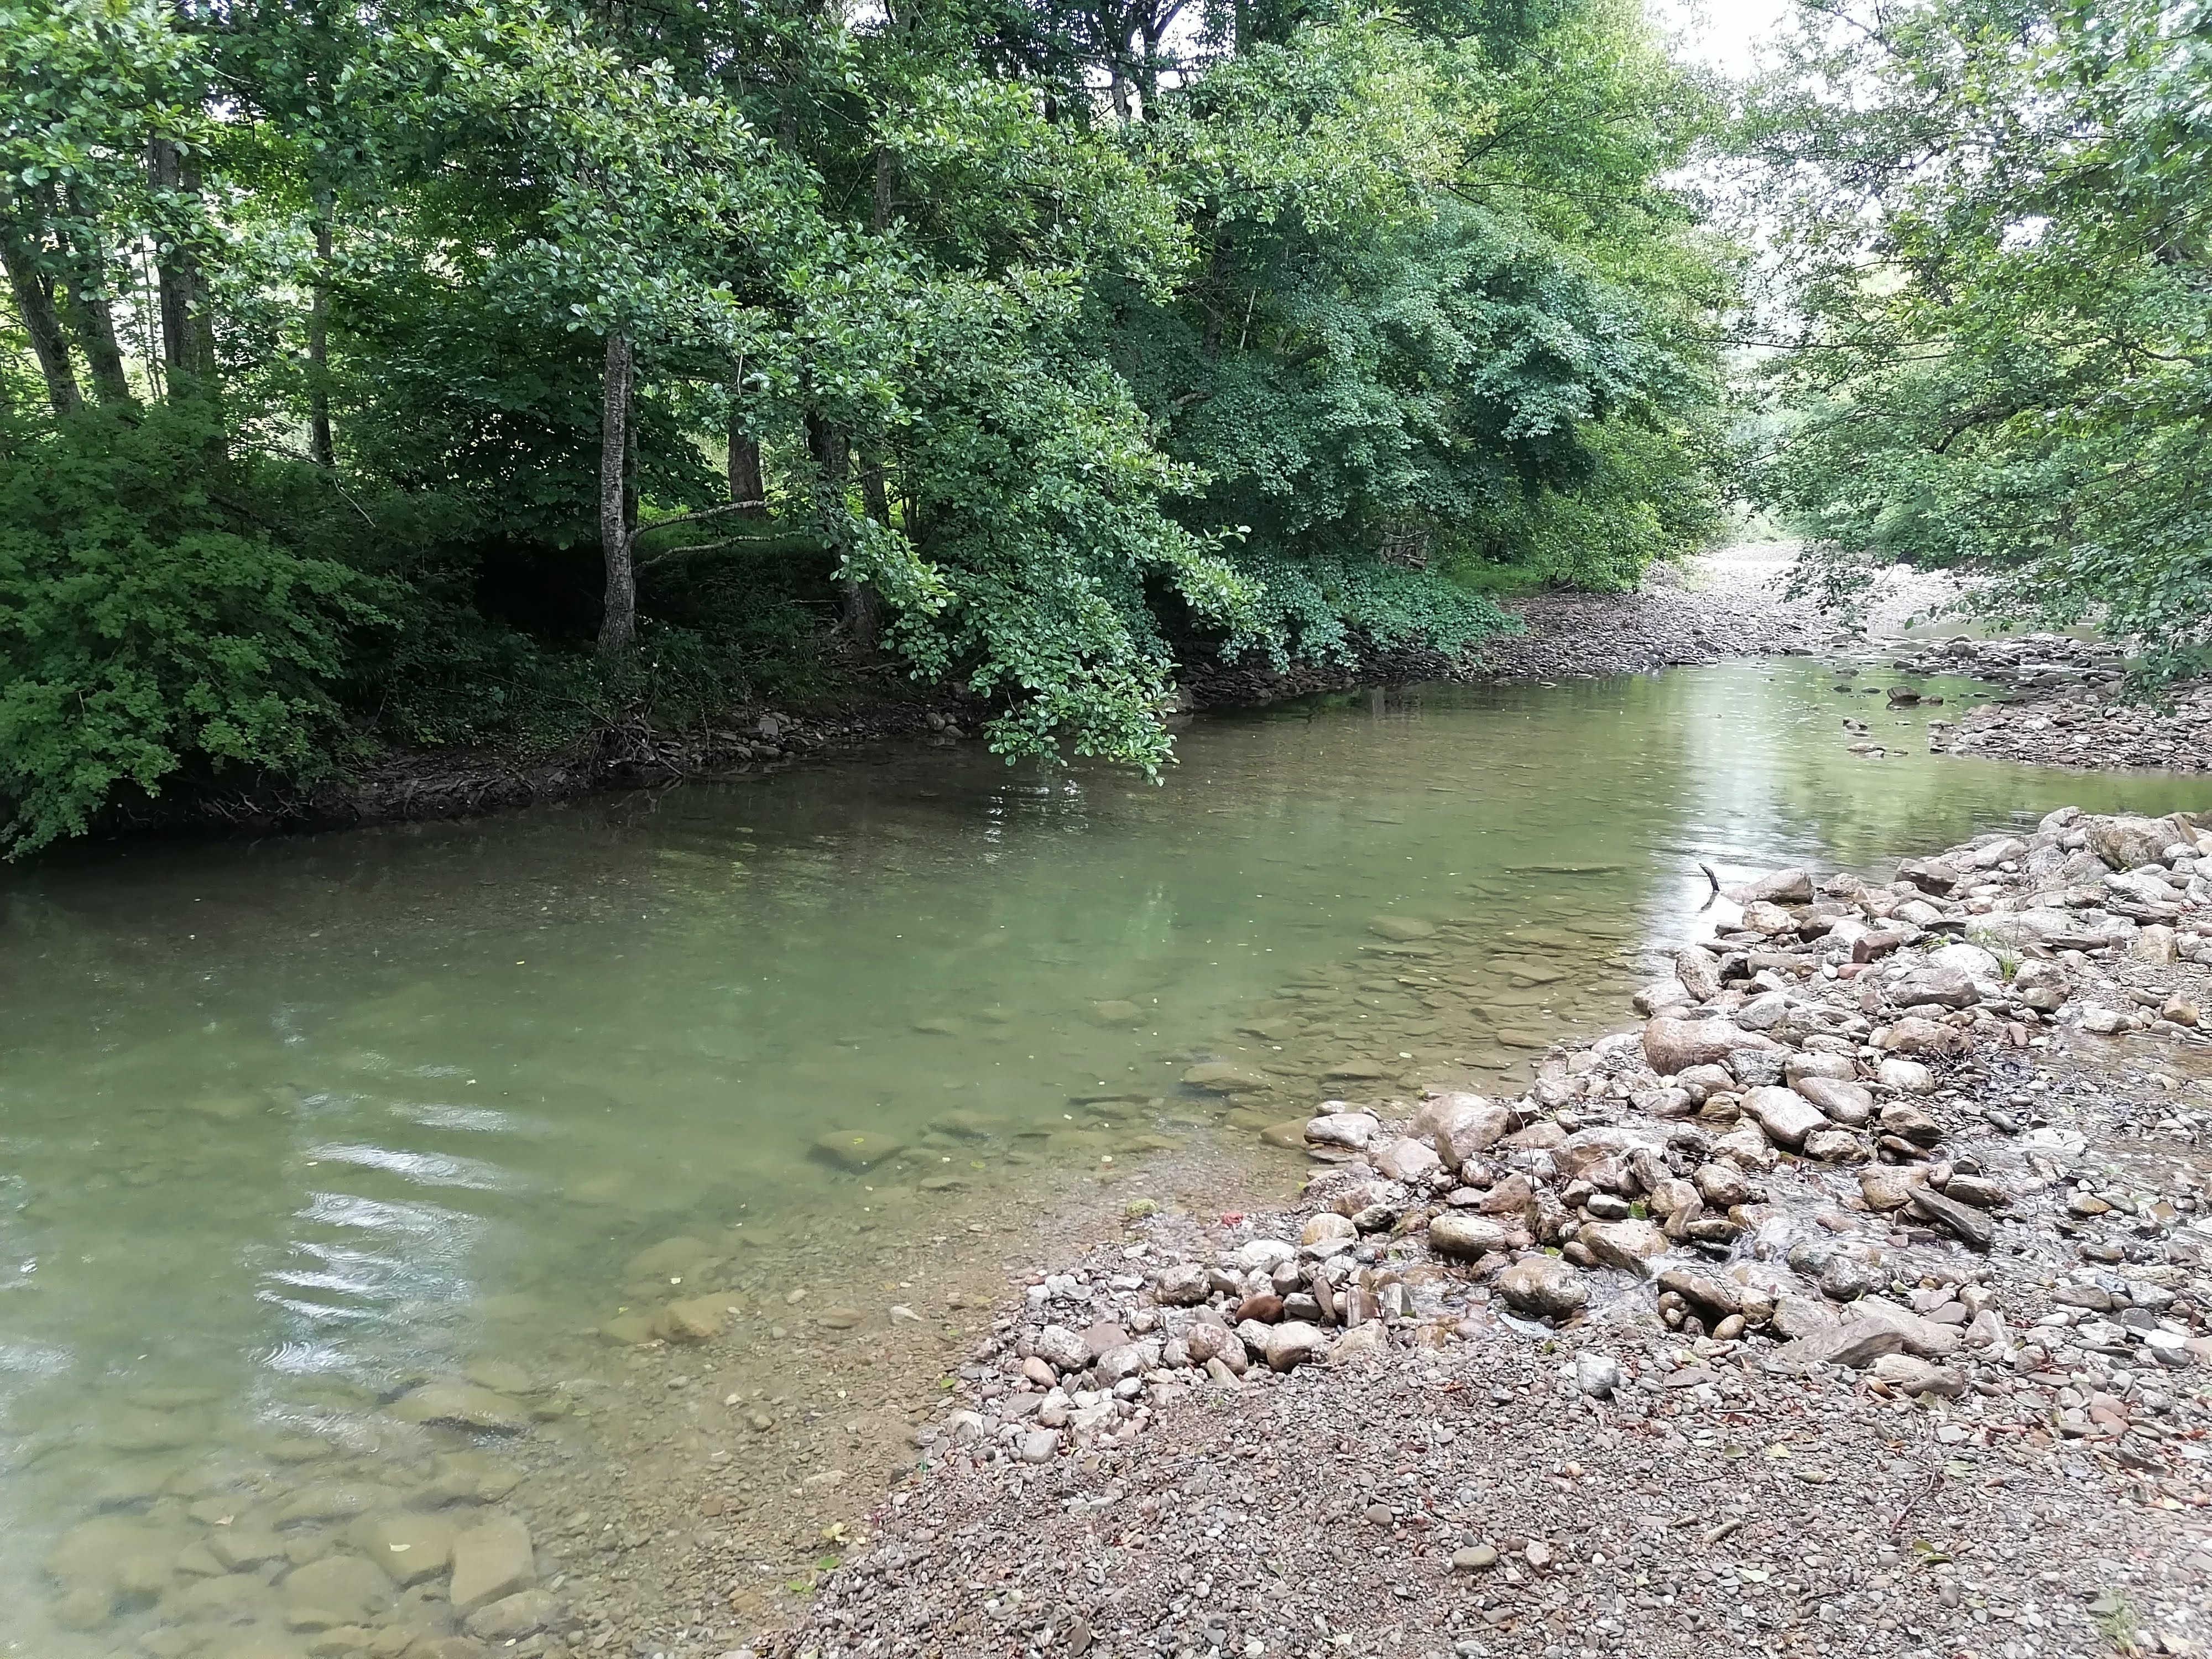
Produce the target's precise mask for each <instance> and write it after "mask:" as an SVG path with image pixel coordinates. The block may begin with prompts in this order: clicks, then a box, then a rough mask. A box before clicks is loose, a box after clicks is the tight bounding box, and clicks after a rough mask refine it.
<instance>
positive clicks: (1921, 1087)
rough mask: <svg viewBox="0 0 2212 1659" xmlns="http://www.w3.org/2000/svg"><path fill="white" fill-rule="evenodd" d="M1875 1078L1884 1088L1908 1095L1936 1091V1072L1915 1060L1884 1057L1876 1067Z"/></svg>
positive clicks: (1927, 1093)
mask: <svg viewBox="0 0 2212 1659" xmlns="http://www.w3.org/2000/svg"><path fill="white" fill-rule="evenodd" d="M1875 1076H1876V1079H1877V1080H1878V1081H1879V1082H1880V1083H1881V1085H1882V1086H1883V1087H1884V1088H1886V1089H1895V1090H1898V1091H1900V1092H1901V1093H1904V1094H1908V1095H1932V1094H1934V1093H1935V1092H1936V1073H1933V1072H1931V1071H1929V1069H1928V1068H1927V1067H1926V1066H1923V1065H1922V1064H1921V1063H1920V1062H1919V1061H1918V1060H1899V1059H1896V1058H1894V1057H1891V1058H1887V1059H1885V1060H1883V1061H1882V1062H1881V1066H1878V1067H1877V1068H1876V1071H1875Z"/></svg>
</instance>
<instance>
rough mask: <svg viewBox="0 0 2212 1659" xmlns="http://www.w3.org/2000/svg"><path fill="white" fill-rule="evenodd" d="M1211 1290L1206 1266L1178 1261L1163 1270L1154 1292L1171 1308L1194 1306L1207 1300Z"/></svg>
mask: <svg viewBox="0 0 2212 1659" xmlns="http://www.w3.org/2000/svg"><path fill="white" fill-rule="evenodd" d="M1210 1290H1211V1285H1210V1284H1209V1281H1208V1276H1207V1273H1206V1269H1205V1268H1204V1267H1200V1266H1199V1264H1198V1263H1196V1262H1195V1261H1178V1262H1176V1264H1175V1265H1174V1266H1173V1267H1166V1268H1163V1269H1162V1270H1161V1273H1160V1277H1159V1282H1158V1284H1157V1285H1154V1286H1153V1290H1152V1294H1153V1295H1154V1296H1156V1297H1158V1298H1159V1300H1160V1301H1162V1302H1163V1303H1164V1304H1167V1305H1168V1306H1169V1307H1170V1308H1194V1307H1196V1306H1197V1305H1198V1304H1200V1303H1201V1302H1203V1301H1205V1300H1206V1297H1207V1295H1208V1293H1209V1291H1210Z"/></svg>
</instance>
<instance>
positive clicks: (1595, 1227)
mask: <svg viewBox="0 0 2212 1659" xmlns="http://www.w3.org/2000/svg"><path fill="white" fill-rule="evenodd" d="M1575 1239H1576V1242H1577V1243H1579V1244H1581V1245H1582V1246H1583V1248H1584V1249H1587V1250H1589V1253H1590V1254H1591V1255H1594V1256H1595V1257H1596V1258H1597V1259H1598V1260H1599V1261H1602V1262H1604V1263H1605V1264H1606V1265H1607V1266H1608V1267H1626V1268H1627V1269H1628V1270H1629V1271H1630V1272H1631V1273H1641V1274H1643V1275H1644V1276H1645V1277H1646V1278H1649V1277H1650V1275H1651V1274H1653V1273H1656V1272H1657V1271H1658V1270H1657V1268H1656V1267H1654V1266H1653V1265H1652V1264H1653V1263H1654V1262H1656V1261H1657V1260H1658V1259H1659V1258H1660V1257H1661V1256H1662V1255H1666V1254H1667V1235H1666V1234H1665V1233H1663V1232H1662V1231H1660V1230H1659V1229H1658V1228H1656V1227H1655V1226H1653V1225H1651V1224H1650V1222H1648V1221H1593V1222H1590V1223H1589V1224H1588V1225H1585V1226H1584V1227H1583V1230H1582V1231H1580V1232H1578V1233H1577V1234H1576V1235H1575Z"/></svg>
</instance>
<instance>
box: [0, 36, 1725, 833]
mask: <svg viewBox="0 0 2212 1659" xmlns="http://www.w3.org/2000/svg"><path fill="white" fill-rule="evenodd" d="M1713 113H1714V112H1713V110H1712V107H1711V103H1710V100H1708V98H1707V97H1706V96H1705V94H1703V93H1702V92H1701V91H1700V90H1699V88H1698V87H1697V85H1696V84H1694V83H1693V82H1692V80H1690V79H1689V78H1687V77H1686V76H1684V74H1683V73H1682V72H1681V71H1680V70H1678V69H1677V68H1676V67H1675V66H1674V64H1671V63H1670V62H1669V61H1668V58H1667V57H1666V56H1665V54H1664V53H1663V52H1662V51H1661V50H1660V49H1659V47H1658V46H1656V45H1655V44H1654V41H1653V40H1652V38H1651V37H1650V34H1649V33H1648V32H1647V31H1646V29H1645V27H1644V24H1643V22H1642V21H1641V18H1640V15H1639V13H1638V10H1637V9H1636V8H1635V7H1634V6H1633V5H1632V4H1630V3H1625V0H1423V3H1419V4H1415V5H1412V6H1409V7H1408V8H1407V9H1405V10H1404V11H1403V12H1401V13H1397V14H1376V13H1370V12H1364V11H1357V10H1352V9H1337V8H1334V7H1332V6H1330V5H1328V4H1326V3H1318V4H1312V5H1308V4H1304V3H1300V0H1235V3H1213V0H1208V3H1204V4H1190V3H1187V0H1134V3H1120V0H1115V3H1107V0H1095V3H1092V0H1073V3H1070V0H944V3H938V4H934V5H932V6H929V7H923V6H921V5H920V4H918V3H915V0H892V3H891V4H890V5H889V6H875V5H870V6H866V7H860V8H856V9H851V10H839V9H833V8H825V7H823V6H821V5H819V4H817V3H811V0H807V3H801V0H684V3H665V4H643V3H640V4H627V3H617V4H593V5H589V6H583V5H575V6H570V5H563V4H556V3H520V4H509V3H498V0H465V3H459V4H455V3H446V0H441V3H439V4H436V5H422V4H416V3H410V0H392V3H386V0H374V3H369V4H365V5H364V4H361V3H347V4H343V5H339V4H334V3H327V0H286V3H276V0H0V255H4V260H5V264H6V269H7V274H8V277H9V296H10V301H11V305H10V307H9V312H8V313H7V316H6V319H5V330H6V337H5V338H4V340H0V805H4V807H5V809H6V812H7V828H6V829H5V831H4V837H0V838H4V841H5V842H6V844H7V845H8V847H9V849H10V850H13V851H19V852H20V851H21V850H24V849H27V848H34V847H37V846H40V845H41V844H44V843H46V842H50V841H51V840H52V839H54V838H55V837H57V836H65V835H69V834H72V833H77V832H81V831H82V830H84V829H86V828H87V827H88V826H89V825H92V824H94V823H96V822H97V821H98V820H99V819H100V815H101V814H102V813H103V812H104V811H109V810H111V809H112V807H113V806H114V805H116V804H117V803H118V802H124V803H130V802H134V801H139V800H143V799H144V798H145V797H146V796H147V795H149V794H150V793H157V792H161V791H163V790H173V789H175V788H178V787H210V786H224V785H228V784H234V783H238V782H241V781H252V780H267V779H272V778H273V779H276V780H282V781H291V782H304V781H313V780H314V779H316V778H318V777H320V776H325V775H330V774H331V773H333V772H334V771H337V770H339V769H343V768H344V767H346V766H348V765H349V764H351V763H354V762H356V761H357V760H359V759H361V758H362V757H367V756H369V755H373V754H374V753H376V752H378V751H379V750H386V749H389V748H390V747H392V746H393V745H422V744H465V743H483V742H490V743H502V744H521V745H528V744H544V743H558V742H563V741H568V740H572V739H573V738H574V737H575V736H576V735H577V734H578V733H579V732H582V731H584V730H586V729H588V728H589V727H590V726H592V724H593V723H594V722H598V721H604V720H608V719H611V718H612V717H614V716H615V715H616V714H620V713H623V712H625V711H629V712H633V713H635V712H642V713H643V714H644V715H645V716H646V717H647V718H650V719H653V720H667V721H678V722H680V721H682V720H687V719H694V718H704V717H707V716H708V714H711V713H712V711H714V710H715V709H716V708H722V707H726V706H729V705H732V704H734V703H739V702H743V701H744V699H746V698H747V697H764V696H787V695H788V696H798V695H801V694H803V693H804V692H805V690H807V689H808V688H810V687H820V686H822V685H824V684H832V683H834V682H835V681H836V677H837V676H838V675H840V674H842V673H846V672H848V671H851V670H852V668H853V665H855V664H866V663H877V664H882V663H890V664H895V665H898V666H899V668H900V669H901V670H902V671H907V672H910V673H912V674H914V675H917V676H920V677H921V678H925V679H927V680H930V681H933V682H937V683H942V684H951V685H955V686H957V687H959V688H962V689H963V690H965V691H966V692H967V693H968V694H969V695H970V696H974V697H975V698H977V699H979V700H981V701H982V702H985V703H986V704H987V707H988V708H989V711H990V719H991V724H990V726H989V732H990V736H991V739H992V741H993V743H994V746H996V747H997V748H998V749H999V750H1001V751H1002V752H1004V753H1006V755H1008V756H1010V757H1016V756H1022V755H1030V754H1040V753H1073V754H1082V755H1096V756H1103V757H1110V758H1112V759H1115V760H1117V761H1121V762H1125V763H1133V764H1137V765H1140V766H1149V765H1156V764H1158V763H1159V762H1161V761H1162V760H1163V759H1164V757H1166V756H1167V754H1168V739H1167V736H1166V732H1165V726H1164V721H1163V714H1164V711H1165V710H1166V709H1167V708H1169V707H1170V702H1171V699H1172V694H1173V687H1174V682H1175V678H1176V673H1177V671H1178V665H1179V664H1182V663H1189V662H1194V661H1209V660H1210V661H1217V662H1220V661H1226V662H1248V661H1249V662H1261V663H1269V664H1273V665H1278V666H1281V665H1290V664H1293V663H1298V662H1316V661H1329V660H1345V661H1349V660H1353V659H1358V658H1359V657H1360V655H1361V653H1373V652H1378V651H1389V650H1392V649H1395V648H1398V647H1408V646H1420V647H1430V648H1432V649H1436V650H1439V651H1444V652H1456V651H1460V650H1462V649H1464V648H1466V647H1468V646H1469V645H1470V644H1471V643H1473V642H1474V641H1477V640H1479V639H1480V638H1481V637H1482V636H1483V635H1486V633H1488V632H1490V631H1492V630H1494V629H1497V628H1498V626H1500V624H1501V623H1502V620H1503V618H1502V614H1501V612H1500V611H1498V608H1497V606H1496V605H1495V604H1494V603H1493V602H1492V595H1494V594H1496V593H1497V592H1499V591H1501V590H1510V589H1512V588H1515V587H1519V586H1528V585H1532V584H1558V585H1569V586H1590V587H1597V588H1616V589H1617V588H1621V587H1625V586H1632V585H1633V583H1634V582H1635V581H1636V580H1637V579H1638V576H1639V574H1641V572H1642V571H1643V569H1644V567H1645V566H1646V565H1647V564H1648V563H1650V562H1651V561H1652V560H1654V559H1655V558H1662V557H1666V556H1670V555H1674V554H1677V553H1680V552H1682V551H1684V550H1688V549H1690V548H1692V547H1693V546H1695V545H1696V544H1698V543H1699V541H1700V540H1701V539H1702V538H1704V537H1705V536H1706V534H1707V533H1708V532H1709V530H1710V528H1711V526H1712V524H1713V522H1714V519H1715V514H1716V513H1717V504H1718V501H1719V492H1720V472H1721V466H1720V458H1721V454H1722V435H1723V397H1722V385H1721V376H1720V374H1719V370H1718V364H1717V356H1716V352H1717V347H1716V345H1715V343H1714V342H1715V339H1716V334H1717V331H1716V328H1715V319H1716V318H1717V315H1718V314H1719V313H1720V312H1721V310H1722V308H1723V307H1724V306H1725V305H1726V303H1727V301H1728V299H1729V281H1730V275H1731V266H1730V264H1729V258H1728V256H1727V251H1726V249H1725V247H1724V246H1722V245H1721V244H1720V243H1718V242H1717V241H1716V240H1713V239H1712V238H1711V236H1710V235H1709V234H1707V233H1706V232H1705V231H1704V230H1702V229H1701V228H1700V227H1699V223H1698V221H1697V218H1696V216H1695V215H1694V213H1693V211H1692V205H1691V204H1690V203H1689V202H1688V200H1687V199H1686V197H1684V196H1683V195H1682V194H1681V193H1680V192H1679V191H1675V190H1674V189H1670V188H1669V187H1668V185H1667V183H1666V182H1665V181H1666V180H1667V179H1668V178H1669V177H1670V176H1672V175H1673V173H1674V170H1675V169H1676V168H1678V167H1679V166H1680V164H1681V162H1682V161H1684V159H1685V157H1686V155H1688V154H1689V152H1690V149H1691V146H1692V144H1693V143H1694V142H1695V141H1696V140H1697V138H1698V137H1699V134H1700V133H1701V132H1703V131H1707V130H1709V128H1710V126H1711V121H1712V118H1713Z"/></svg>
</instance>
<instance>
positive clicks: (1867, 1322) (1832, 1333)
mask: <svg viewBox="0 0 2212 1659" xmlns="http://www.w3.org/2000/svg"><path fill="white" fill-rule="evenodd" d="M1904 1349H1905V1338H1904V1336H1903V1334H1901V1333H1899V1331H1897V1330H1896V1329H1894V1328H1892V1327H1890V1326H1888V1325H1884V1324H1881V1323H1880V1322H1876V1321H1875V1320H1871V1319H1846V1320H1842V1321H1839V1322H1837V1323H1835V1324H1832V1325H1828V1326H1825V1327H1823V1328H1820V1329H1816V1330H1814V1331H1810V1332H1808V1333H1807V1334H1805V1335H1803V1336H1801V1337H1798V1338H1797V1339H1796V1340H1795V1341H1791V1342H1785V1343H1784V1344H1783V1345H1782V1346H1780V1347H1778V1348H1777V1349H1776V1350H1775V1351H1774V1358H1776V1359H1777V1360H1778V1361H1779V1362H1781V1363H1783V1364H1811V1365H1844V1366H1849V1367H1851V1368H1853V1369H1857V1368H1858V1367H1861V1366H1865V1365H1871V1364H1873V1363H1874V1362H1875V1360H1877V1359H1879V1358H1881V1356H1882V1355H1884V1354H1886V1353H1901V1352H1904Z"/></svg>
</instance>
